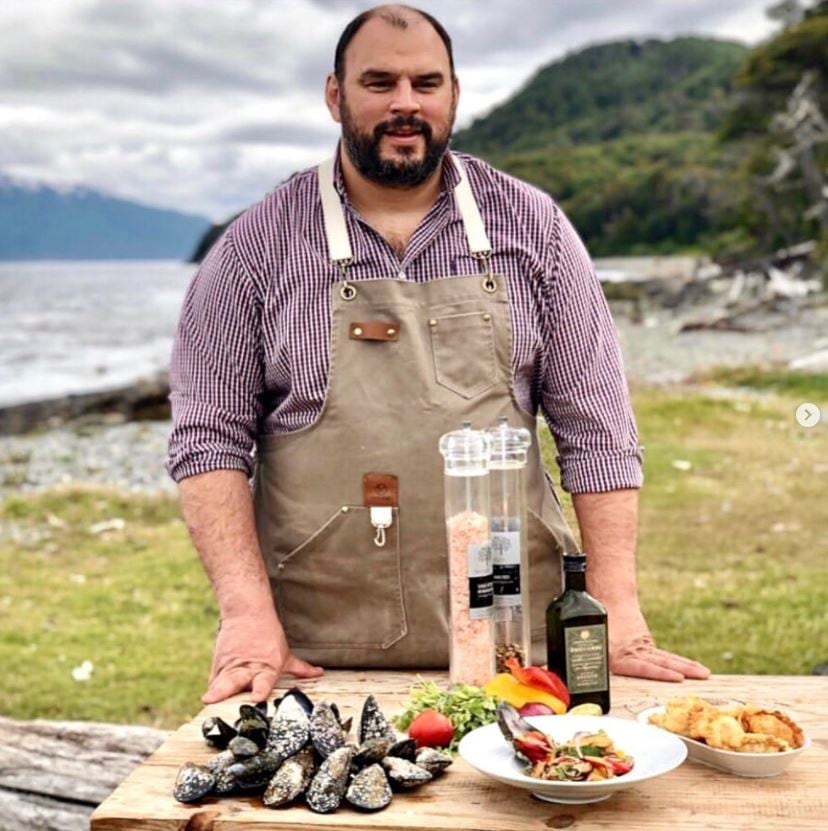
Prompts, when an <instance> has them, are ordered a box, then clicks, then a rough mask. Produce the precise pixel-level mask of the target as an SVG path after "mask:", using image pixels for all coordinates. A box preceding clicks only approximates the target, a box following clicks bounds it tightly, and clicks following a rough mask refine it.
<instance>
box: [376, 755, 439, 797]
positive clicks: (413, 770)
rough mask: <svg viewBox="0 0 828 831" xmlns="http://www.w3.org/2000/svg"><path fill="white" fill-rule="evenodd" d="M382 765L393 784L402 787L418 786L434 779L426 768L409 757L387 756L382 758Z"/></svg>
mask: <svg viewBox="0 0 828 831" xmlns="http://www.w3.org/2000/svg"><path fill="white" fill-rule="evenodd" d="M382 766H383V767H384V768H385V772H386V773H387V774H388V779H389V781H390V782H391V784H392V785H396V786H397V787H400V788H405V789H408V788H416V787H417V786H418V785H424V784H425V783H426V782H430V781H431V779H432V776H431V774H430V773H429V772H428V771H427V770H425V768H421V767H420V766H419V765H415V764H414V762H409V761H408V760H407V759H401V758H400V757H399V756H386V757H385V758H384V759H383V760H382Z"/></svg>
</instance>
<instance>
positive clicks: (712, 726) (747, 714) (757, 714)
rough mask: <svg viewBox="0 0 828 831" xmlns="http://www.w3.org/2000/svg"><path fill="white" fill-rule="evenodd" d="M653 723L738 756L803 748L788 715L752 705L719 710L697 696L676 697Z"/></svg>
mask: <svg viewBox="0 0 828 831" xmlns="http://www.w3.org/2000/svg"><path fill="white" fill-rule="evenodd" d="M649 721H650V724H654V725H655V726H656V727H662V728H664V729H665V730H669V731H670V732H671V733H676V734H678V735H679V736H684V737H685V738H688V739H695V740H696V741H701V742H704V743H705V744H707V745H708V746H709V747H713V748H716V749H718V750H731V751H735V752H736V753H785V752H787V751H789V750H796V749H798V748H800V747H802V745H803V743H804V735H803V733H802V729H801V728H800V727H799V726H798V725H797V724H796V723H795V722H794V721H793V720H792V719H791V718H790V717H788V716H787V715H786V714H785V713H783V712H781V711H779V710H765V709H762V708H761V707H757V706H755V705H753V704H736V703H733V704H730V705H726V706H722V707H717V706H716V705H714V704H713V703H711V702H710V701H706V700H705V699H703V698H698V697H696V696H687V697H685V698H673V699H671V700H670V701H668V702H667V707H666V708H665V710H664V712H663V713H653V714H652V715H650V717H649Z"/></svg>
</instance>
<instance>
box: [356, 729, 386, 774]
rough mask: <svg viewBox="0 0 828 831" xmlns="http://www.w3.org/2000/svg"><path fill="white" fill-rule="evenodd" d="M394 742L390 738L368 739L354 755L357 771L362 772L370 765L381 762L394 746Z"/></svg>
mask: <svg viewBox="0 0 828 831" xmlns="http://www.w3.org/2000/svg"><path fill="white" fill-rule="evenodd" d="M393 744H394V742H393V741H392V740H391V739H390V738H388V736H382V737H380V738H378V739H368V741H367V742H363V743H362V744H361V745H360V746H359V747H358V748H357V752H356V753H355V754H354V759H353V766H354V767H355V768H356V769H357V770H361V769H362V768H364V767H368V765H373V764H375V763H376V762H381V761H382V760H383V759H384V758H385V757H386V756H387V755H388V751H389V750H390V749H391V747H392V746H393Z"/></svg>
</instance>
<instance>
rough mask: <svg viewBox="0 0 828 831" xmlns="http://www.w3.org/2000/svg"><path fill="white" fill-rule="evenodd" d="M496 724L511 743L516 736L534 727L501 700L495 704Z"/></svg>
mask: <svg viewBox="0 0 828 831" xmlns="http://www.w3.org/2000/svg"><path fill="white" fill-rule="evenodd" d="M497 726H498V727H499V728H500V732H501V733H502V734H503V738H504V739H506V741H507V742H509V743H510V744H513V743H514V741H515V739H516V738H517V737H518V736H522V735H523V734H524V733H529V732H531V731H532V730H534V729H535V728H534V727H532V725H531V724H529V722H528V721H526V719H525V718H524V717H523V716H522V715H521V714H520V713H519V712H518V711H517V710H516V709H515V708H514V707H513V706H512V705H511V704H508V703H507V702H505V701H501V702H500V704H498V705H497Z"/></svg>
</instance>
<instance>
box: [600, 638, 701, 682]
mask: <svg viewBox="0 0 828 831" xmlns="http://www.w3.org/2000/svg"><path fill="white" fill-rule="evenodd" d="M611 669H612V671H613V672H614V673H615V674H616V675H631V676H634V677H636V678H652V679H654V680H656V681H683V680H684V679H685V678H695V679H700V680H703V679H705V678H708V677H709V676H710V670H709V669H708V668H707V667H706V666H704V664H700V663H698V661H691V660H690V659H689V658H684V657H683V656H681V655H675V654H674V653H672V652H667V651H666V650H664V649H657V648H656V647H655V646H648V647H646V648H638V649H637V650H636V651H635V653H634V654H623V653H622V654H621V655H619V656H617V657H616V658H615V659H614V660H613V661H612V665H611Z"/></svg>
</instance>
